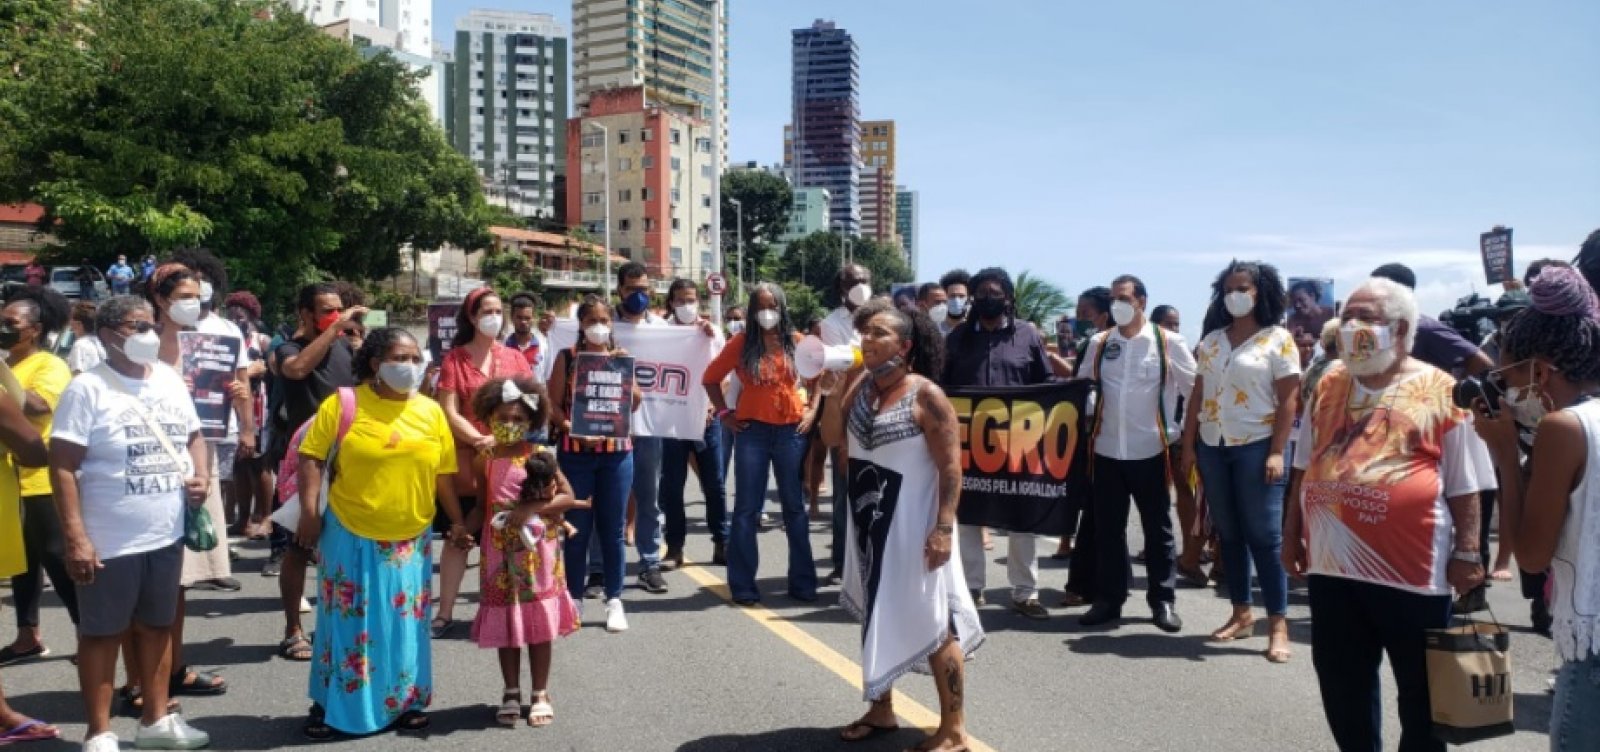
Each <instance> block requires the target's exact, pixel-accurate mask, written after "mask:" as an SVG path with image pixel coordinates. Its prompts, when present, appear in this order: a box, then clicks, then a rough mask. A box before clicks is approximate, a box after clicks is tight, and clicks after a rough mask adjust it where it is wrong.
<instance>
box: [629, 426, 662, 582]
mask: <svg viewBox="0 0 1600 752" xmlns="http://www.w3.org/2000/svg"><path fill="white" fill-rule="evenodd" d="M661 443H662V439H660V438H657V437H655V436H635V437H633V499H634V504H635V507H634V518H633V526H634V527H633V545H634V548H635V549H637V550H638V551H639V571H641V572H643V571H645V570H646V569H656V568H658V567H660V566H661V505H660V503H659V498H660V497H659V492H660V489H661Z"/></svg>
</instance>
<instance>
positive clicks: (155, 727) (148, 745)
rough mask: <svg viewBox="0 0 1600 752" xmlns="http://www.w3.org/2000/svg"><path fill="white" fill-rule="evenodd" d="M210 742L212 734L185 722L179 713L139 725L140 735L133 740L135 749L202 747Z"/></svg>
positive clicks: (169, 714)
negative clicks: (145, 724) (147, 724)
mask: <svg viewBox="0 0 1600 752" xmlns="http://www.w3.org/2000/svg"><path fill="white" fill-rule="evenodd" d="M210 743H211V735H210V734H207V733H206V732H204V731H201V730H200V729H197V728H195V727H193V726H190V725H189V724H188V723H185V722H184V720H183V716H180V715H178V714H177V713H168V714H167V715H164V716H162V717H161V719H160V720H158V721H156V722H155V723H152V724H150V725H149V726H143V725H141V726H139V735H138V736H136V737H134V740H133V746H134V748H135V749H202V748H204V747H205V746H206V745H207V744H210Z"/></svg>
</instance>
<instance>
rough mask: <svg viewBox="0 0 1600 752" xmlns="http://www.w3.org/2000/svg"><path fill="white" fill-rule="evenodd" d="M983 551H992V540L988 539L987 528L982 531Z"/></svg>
mask: <svg viewBox="0 0 1600 752" xmlns="http://www.w3.org/2000/svg"><path fill="white" fill-rule="evenodd" d="M983 550H985V551H993V550H994V538H992V537H990V535H989V528H984V529H983Z"/></svg>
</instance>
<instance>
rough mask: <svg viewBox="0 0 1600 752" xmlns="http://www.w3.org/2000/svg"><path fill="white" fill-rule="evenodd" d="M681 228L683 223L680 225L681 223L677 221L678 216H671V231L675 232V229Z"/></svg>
mask: <svg viewBox="0 0 1600 752" xmlns="http://www.w3.org/2000/svg"><path fill="white" fill-rule="evenodd" d="M681 229H683V225H682V223H680V222H679V221H678V218H677V217H673V218H672V231H673V232H677V231H679V230H681Z"/></svg>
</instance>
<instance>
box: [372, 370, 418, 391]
mask: <svg viewBox="0 0 1600 752" xmlns="http://www.w3.org/2000/svg"><path fill="white" fill-rule="evenodd" d="M424 373H425V370H424V369H423V367H422V364H421V363H383V364H381V365H379V366H378V380H380V381H382V382H383V383H384V384H386V385H388V387H389V388H390V389H393V390H395V391H397V392H400V393H401V394H410V393H412V392H415V391H417V390H418V389H420V388H421V387H422V377H423V375H424Z"/></svg>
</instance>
